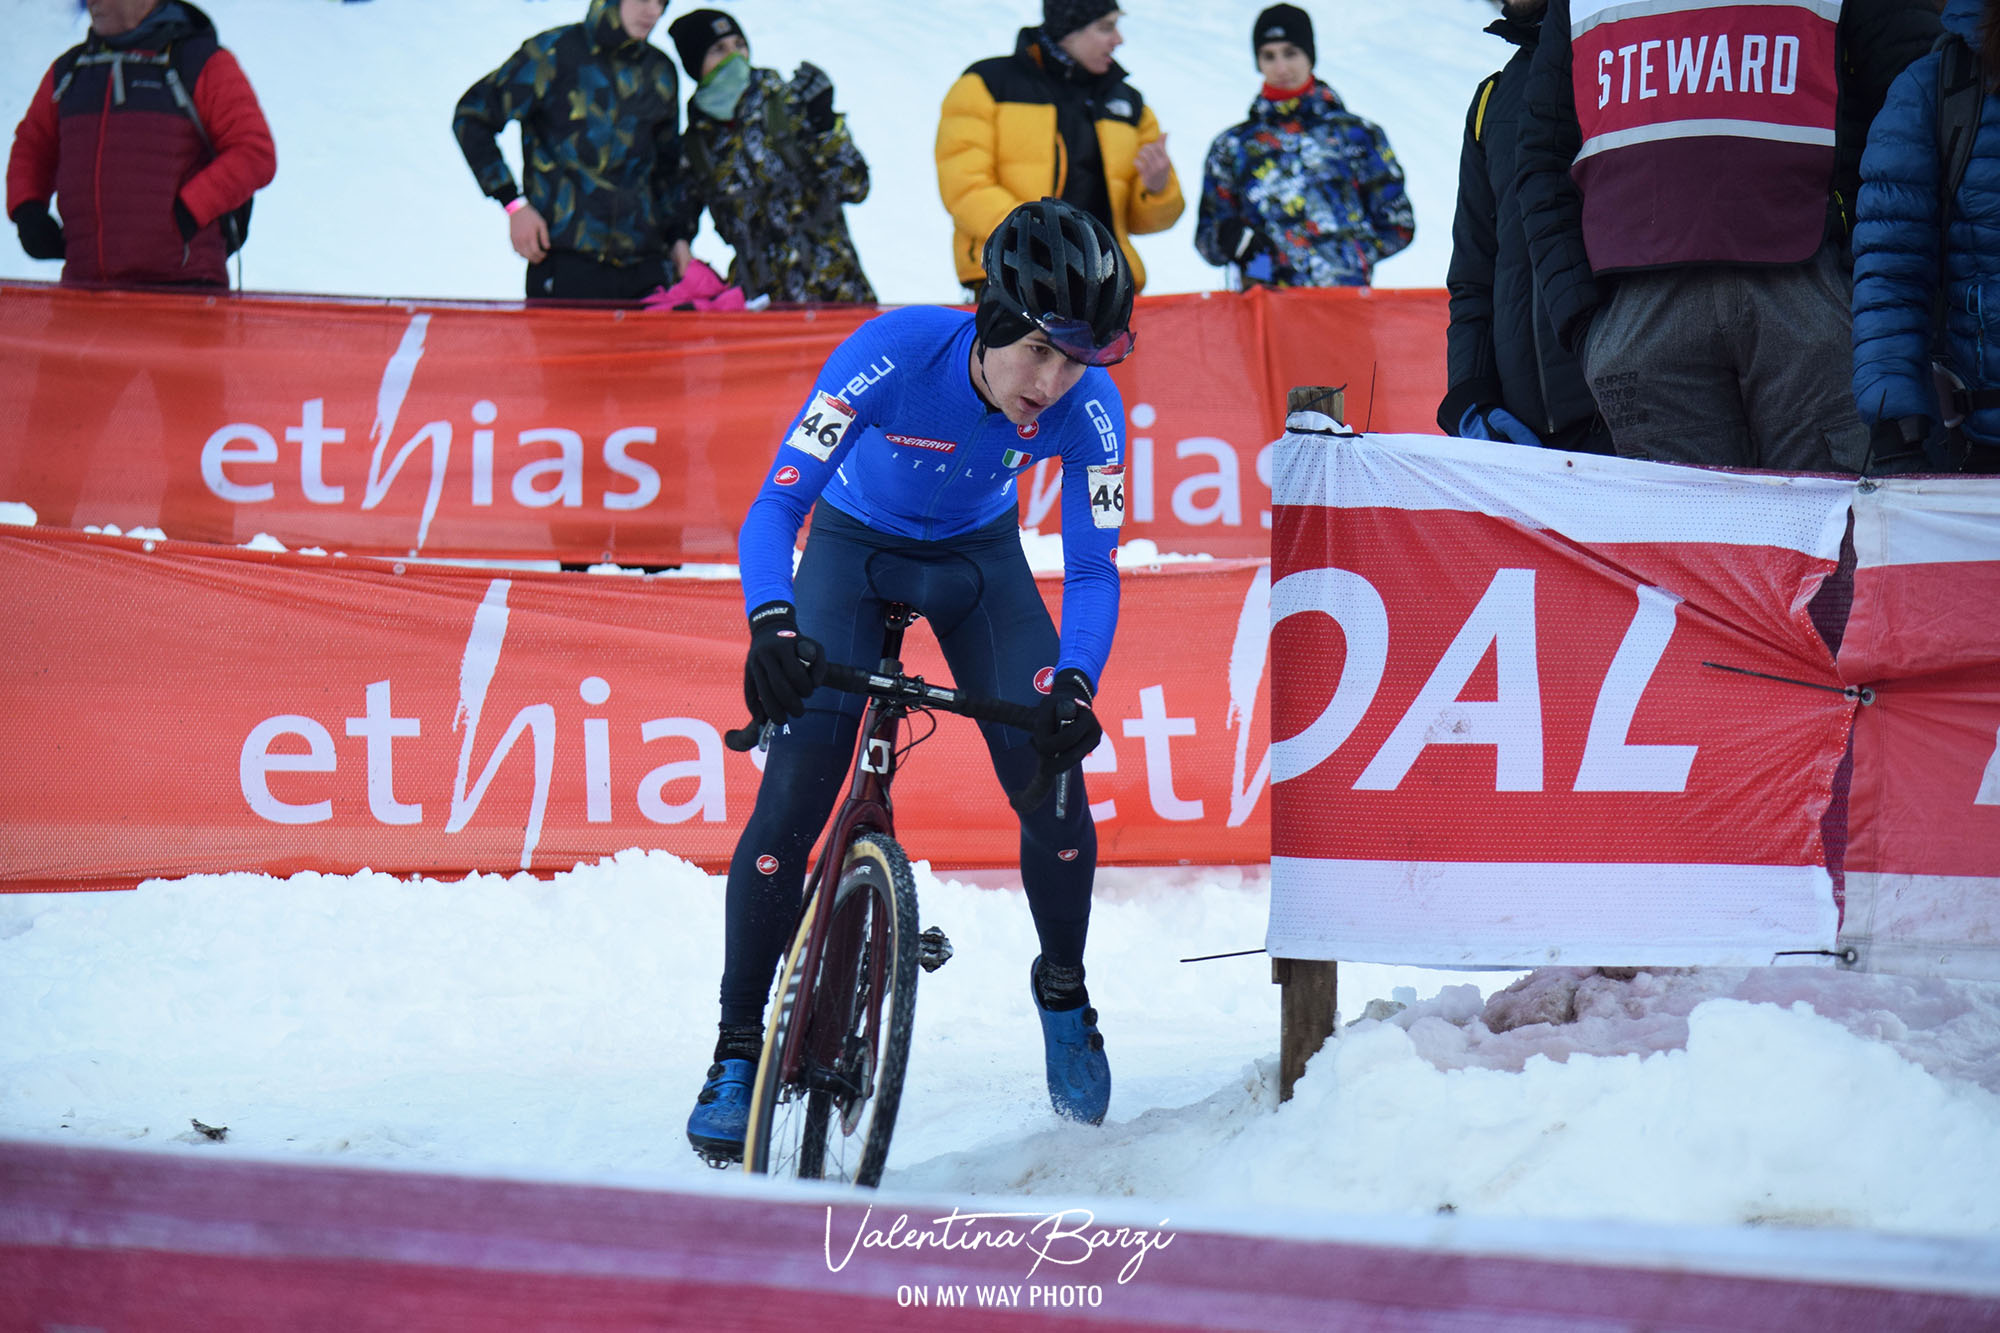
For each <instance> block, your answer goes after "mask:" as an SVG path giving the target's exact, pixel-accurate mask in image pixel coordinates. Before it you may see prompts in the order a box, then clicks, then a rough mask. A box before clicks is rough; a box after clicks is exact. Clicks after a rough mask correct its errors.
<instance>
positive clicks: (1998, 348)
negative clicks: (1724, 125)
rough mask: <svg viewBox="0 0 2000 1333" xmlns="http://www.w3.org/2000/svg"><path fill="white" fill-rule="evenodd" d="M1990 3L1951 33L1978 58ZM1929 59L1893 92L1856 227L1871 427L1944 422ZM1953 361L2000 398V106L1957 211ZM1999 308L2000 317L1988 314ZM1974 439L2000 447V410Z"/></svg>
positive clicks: (1857, 326) (1984, 418)
mask: <svg viewBox="0 0 2000 1333" xmlns="http://www.w3.org/2000/svg"><path fill="white" fill-rule="evenodd" d="M1981 8H1982V6H1981V0H1949V3H1948V4H1947V5H1946V6H1945V12H1944V23H1945V26H1946V27H1947V28H1949V29H1951V30H1952V31H1954V32H1956V33H1958V34H1959V35H1960V36H1961V37H1964V38H1965V39H1966V41H1967V42H1968V43H1969V44H1970V45H1971V46H1972V49H1973V52H1974V59H1975V60H1976V59H1977V53H1978V50H1979V32H1978V28H1979V17H1980V11H1981ZM1939 59H1940V57H1939V56H1938V54H1937V53H1936V52H1932V53H1931V54H1929V55H1926V56H1923V57H1921V58H1920V59H1918V60H1917V61H1915V62H1914V63H1912V64H1911V65H1910V66H1909V68H1907V69H1905V70H1904V71H1903V72H1902V74H1901V75H1899V76H1898V77H1897V79H1896V81H1895V83H1894V84H1892V85H1891V86H1890V89H1889V97H1888V100H1887V101H1886V102H1885V103H1884V104H1883V106H1882V112H1881V114H1880V115H1878V116H1877V117H1876V118H1875V123H1874V125H1873V127H1872V128H1871V129H1870V130H1869V132H1868V150H1867V152H1866V153H1865V154H1863V156H1862V159H1861V197H1860V200H1859V215H1860V220H1859V222H1858V223H1857V224H1856V226H1855V228H1854V400H1855V404H1856V406H1857V407H1859V409H1860V411H1861V419H1862V420H1864V421H1868V422H1876V421H1893V420H1896V419H1898V418H1900V417H1915V416H1922V417H1930V418H1932V419H1934V420H1935V419H1936V417H1937V415H1938V406H1937V396H1936V393H1935V392H1934V391H1933V389H1932V387H1931V376H1930V357H1931V346H1930V343H1931V317H1932V310H1931V303H1932V301H1933V299H1934V294H1935V293H1936V291H1937V282H1938V262H1937V248H1938V234H1939V228H1938V200H1937V191H1938V173H1939V166H1938V152H1937V113H1938V96H1937V80H1938V61H1939ZM1945 284H1946V285H1945V292H1946V295H1947V297H1948V298H1949V299H1948V303H1947V307H1946V315H1945V343H1944V346H1943V347H1942V348H1941V349H1939V350H1940V352H1941V353H1942V358H1941V359H1943V360H1944V361H1945V362H1946V363H1947V364H1949V365H1950V366H1951V367H1952V369H1954V370H1956V371H1957V372H1958V374H1959V376H1960V377H1961V378H1963V379H1964V380H1965V382H1966V383H1967V384H1968V385H1969V386H1970V387H1972V388H1975V389H1979V388H2000V97H1995V96H1993V95H1991V94H1989V95H1988V96H1987V97H1986V98H1985V99H1984V100H1983V101H1982V103H1981V104H1980V109H1979V131H1978V135H1977V137H1976V138H1975V139H1974V140H1973V149H1972V160H1971V162H1970V163H1969V164H1968V165H1967V167H1966V171H1965V180H1964V182H1963V183H1962V184H1961V185H1960V186H1959V190H1958V197H1957V198H1956V199H1955V200H1954V201H1953V204H1952V214H1951V231H1950V243H1949V253H1948V255H1947V259H1946V266H1945ZM1989 297H1990V298H1991V301H1990V304H1991V306H1992V313H1991V314H1988V313H1987V306H1988V305H1989V300H1988V298H1989ZM1965 431H1966V434H1967V435H1968V436H1970V437H1971V438H1973V439H1974V440H1976V441H1978V442H1980V443H1983V444H1995V443H2000V409H1990V410H1987V411H1983V412H1975V413H1973V414H1972V416H1971V417H1970V418H1969V419H1968V420H1967V421H1966V423H1965Z"/></svg>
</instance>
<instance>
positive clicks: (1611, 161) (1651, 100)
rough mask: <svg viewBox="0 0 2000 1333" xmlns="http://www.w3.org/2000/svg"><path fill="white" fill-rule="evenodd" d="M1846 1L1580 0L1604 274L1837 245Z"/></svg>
mask: <svg viewBox="0 0 2000 1333" xmlns="http://www.w3.org/2000/svg"><path fill="white" fill-rule="evenodd" d="M1839 23H1840V0H1764V2H1763V3H1760V4H1717V3H1715V0H1626V2H1624V3H1618V2H1616V0H1575V2H1574V3H1573V4H1572V6H1571V10H1570V53H1571V67H1570V68H1571V77H1572V79H1573V83H1574V89H1575V98H1576V118H1577V124H1578V127H1579V129H1580V130H1581V132H1582V139H1583V144H1582V147H1581V148H1580V149H1579V150H1578V152H1577V156H1576V161H1575V163H1574V164H1573V165H1572V167H1571V168H1570V171H1571V175H1572V176H1573V177H1574V178H1575V180H1576V185H1577V189H1578V191H1579V192H1580V193H1581V195H1582V197H1583V239H1584V245H1585V246H1586V248H1587V249H1588V251H1589V254H1590V267H1591V269H1592V270H1593V271H1594V272H1597V273H1605V272H1615V271H1618V270H1621V269H1638V268H1659V267H1664V266H1670V265H1679V264H1795V263H1800V262H1803V261H1804V260H1806V259H1809V258H1811V257H1812V255H1813V253H1814V252H1815V251H1817V250H1818V249H1819V247H1820V244H1821V242H1822V240H1823V239H1824V238H1825V233H1826V212H1827V201H1828V198H1829V195H1830V192H1831V190H1832V184H1833V172H1834V112H1835V105H1836V102H1837V101H1838V92H1839V89H1838V58H1837V56H1836V51H1835V38H1836V35H1837V32H1838V28H1839Z"/></svg>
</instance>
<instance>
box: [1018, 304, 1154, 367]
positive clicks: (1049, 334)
mask: <svg viewBox="0 0 2000 1333" xmlns="http://www.w3.org/2000/svg"><path fill="white" fill-rule="evenodd" d="M1021 314H1022V315H1023V316H1024V317H1025V318H1026V319H1027V321H1028V322H1029V323H1030V324H1033V325H1034V326H1035V327H1036V328H1038V329H1040V330H1041V331H1042V334H1043V336H1045V337H1046V338H1048V340H1049V345H1050V346H1052V347H1054V348H1055V349H1056V350H1057V351H1058V352H1061V353H1062V354H1063V355H1064V356H1066V357H1068V358H1069V359H1070V360H1072V361H1081V362H1082V363H1083V364H1084V365H1086V366H1115V365H1117V364H1118V363H1119V362H1120V361H1123V360H1124V359H1125V358H1126V357H1128V356H1130V355H1132V349H1133V348H1135V347H1137V346H1138V345H1139V337H1138V335H1137V334H1135V333H1133V332H1132V330H1131V329H1129V328H1128V329H1120V330H1119V331H1118V332H1117V333H1116V334H1113V335H1112V337H1111V340H1110V341H1109V342H1106V343H1102V344H1100V343H1099V342H1098V341H1097V332H1096V330H1094V329H1092V328H1091V327H1090V321H1089V320H1087V319H1065V318H1063V317H1062V316H1061V315H1047V314H1044V315H1030V314H1028V312H1027V311H1025V310H1023V311H1022V312H1021Z"/></svg>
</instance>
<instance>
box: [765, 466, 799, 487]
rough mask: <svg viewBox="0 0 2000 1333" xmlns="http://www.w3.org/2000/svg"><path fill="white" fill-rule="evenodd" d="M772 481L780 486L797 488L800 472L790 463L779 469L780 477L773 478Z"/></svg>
mask: <svg viewBox="0 0 2000 1333" xmlns="http://www.w3.org/2000/svg"><path fill="white" fill-rule="evenodd" d="M771 480H772V481H775V482H777V483H778V484H779V485H780V486H795V485H797V484H798V480H799V470H798V469H797V468H795V467H793V466H792V465H791V464H790V463H787V464H785V465H784V466H783V467H781V468H779V469H778V475H777V476H775V477H773V478H771Z"/></svg>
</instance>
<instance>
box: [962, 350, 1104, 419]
mask: <svg viewBox="0 0 2000 1333" xmlns="http://www.w3.org/2000/svg"><path fill="white" fill-rule="evenodd" d="M1083 370H1084V367H1083V364H1082V363H1081V362H1078V361H1072V360H1070V359H1069V358H1068V357H1066V356H1064V355H1063V354H1062V353H1061V352H1059V351H1057V350H1056V349H1055V348H1054V347H1052V346H1051V345H1050V344H1049V340H1048V338H1047V337H1045V336H1044V335H1043V333H1042V331H1041V330H1040V329H1037V330H1035V331H1034V332H1033V333H1030V334H1029V335H1028V336H1027V337H1025V338H1023V339H1021V340H1020V341H1019V342H1013V343H1008V344H1007V345H1006V346H1005V347H989V348H987V349H986V355H985V356H984V357H983V358H982V357H980V356H978V355H977V354H975V355H974V356H973V358H972V382H973V383H974V384H975V385H977V386H978V388H979V391H980V392H981V393H983V394H985V395H986V401H987V402H989V403H991V404H993V405H994V406H995V407H997V408H999V409H1000V411H1001V413H1002V414H1003V415H1004V416H1005V417H1006V418H1007V420H1009V421H1011V422H1013V423H1014V424H1015V425H1016V426H1026V425H1028V424H1030V423H1032V422H1033V421H1034V420H1035V418H1037V417H1039V416H1041V414H1042V413H1044V412H1046V411H1047V410H1048V409H1049V408H1050V407H1051V406H1052V405H1053V404H1054V403H1055V401H1056V400H1057V399H1058V398H1061V397H1062V396H1063V395H1064V394H1066V393H1068V392H1069V391H1070V390H1071V389H1074V388H1075V387H1076V382H1077V381H1078V380H1080V379H1082V378H1083Z"/></svg>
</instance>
